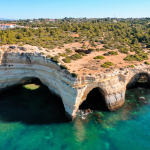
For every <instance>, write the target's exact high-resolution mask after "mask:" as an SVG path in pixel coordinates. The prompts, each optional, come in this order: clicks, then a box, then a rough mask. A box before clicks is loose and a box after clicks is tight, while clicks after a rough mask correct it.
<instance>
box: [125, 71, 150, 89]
mask: <svg viewBox="0 0 150 150" xmlns="http://www.w3.org/2000/svg"><path fill="white" fill-rule="evenodd" d="M133 81H135V82H133ZM140 87H142V88H150V84H149V76H148V74H146V73H140V74H136V75H135V76H133V77H132V78H131V80H130V82H129V83H128V84H127V89H132V88H140Z"/></svg>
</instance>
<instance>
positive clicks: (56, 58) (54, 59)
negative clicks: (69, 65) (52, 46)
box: [51, 55, 60, 64]
mask: <svg viewBox="0 0 150 150" xmlns="http://www.w3.org/2000/svg"><path fill="white" fill-rule="evenodd" d="M51 61H52V62H55V63H56V64H58V63H59V62H60V61H59V56H58V55H56V56H54V57H52V58H51Z"/></svg>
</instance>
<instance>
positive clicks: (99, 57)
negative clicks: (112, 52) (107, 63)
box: [94, 55, 105, 59]
mask: <svg viewBox="0 0 150 150" xmlns="http://www.w3.org/2000/svg"><path fill="white" fill-rule="evenodd" d="M94 59H105V57H104V56H100V55H99V56H96V57H94Z"/></svg>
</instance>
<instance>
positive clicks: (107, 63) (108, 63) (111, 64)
mask: <svg viewBox="0 0 150 150" xmlns="http://www.w3.org/2000/svg"><path fill="white" fill-rule="evenodd" d="M105 64H106V65H108V66H113V65H114V64H113V63H112V62H108V61H106V62H105Z"/></svg>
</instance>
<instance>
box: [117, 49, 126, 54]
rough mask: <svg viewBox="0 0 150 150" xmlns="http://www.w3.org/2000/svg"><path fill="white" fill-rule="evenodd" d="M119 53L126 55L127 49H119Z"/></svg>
mask: <svg viewBox="0 0 150 150" xmlns="http://www.w3.org/2000/svg"><path fill="white" fill-rule="evenodd" d="M119 52H120V53H124V54H128V49H127V48H121V49H119Z"/></svg>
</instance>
